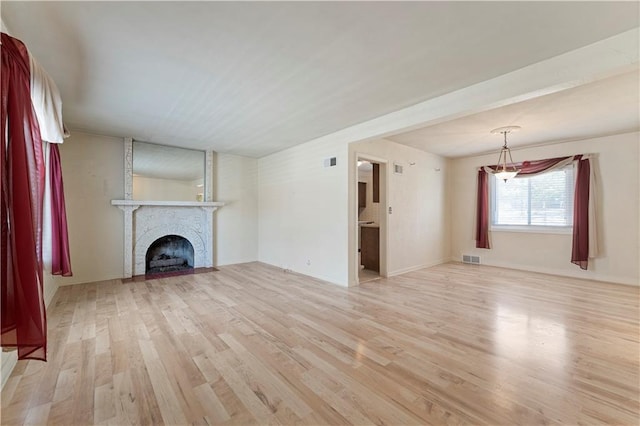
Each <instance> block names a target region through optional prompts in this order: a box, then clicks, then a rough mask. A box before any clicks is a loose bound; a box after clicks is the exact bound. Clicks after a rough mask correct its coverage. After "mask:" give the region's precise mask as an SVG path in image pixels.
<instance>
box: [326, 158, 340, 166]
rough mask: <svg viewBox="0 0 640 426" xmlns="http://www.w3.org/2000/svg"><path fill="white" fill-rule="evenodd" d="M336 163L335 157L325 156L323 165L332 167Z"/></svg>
mask: <svg viewBox="0 0 640 426" xmlns="http://www.w3.org/2000/svg"><path fill="white" fill-rule="evenodd" d="M337 165H338V159H337V158H336V157H331V158H325V159H324V166H325V167H333V166H337Z"/></svg>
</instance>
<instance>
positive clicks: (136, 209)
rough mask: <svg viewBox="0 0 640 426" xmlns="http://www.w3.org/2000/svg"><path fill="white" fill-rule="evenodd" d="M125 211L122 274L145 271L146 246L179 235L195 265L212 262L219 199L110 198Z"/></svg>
mask: <svg viewBox="0 0 640 426" xmlns="http://www.w3.org/2000/svg"><path fill="white" fill-rule="evenodd" d="M111 204H112V205H114V206H117V207H118V208H120V210H122V211H123V213H124V262H123V267H124V268H123V269H124V270H123V278H131V277H132V276H134V275H143V274H145V262H146V259H145V256H146V252H147V249H148V248H149V246H150V245H151V244H153V243H154V241H156V240H157V239H159V238H161V237H164V236H166V235H178V236H180V237H183V238H185V239H187V240H188V241H189V242H190V243H191V245H192V246H193V249H194V265H193V266H194V267H195V268H210V267H212V266H213V212H215V211H216V210H217V209H218V208H220V207H222V206H224V203H222V202H219V201H142V200H111Z"/></svg>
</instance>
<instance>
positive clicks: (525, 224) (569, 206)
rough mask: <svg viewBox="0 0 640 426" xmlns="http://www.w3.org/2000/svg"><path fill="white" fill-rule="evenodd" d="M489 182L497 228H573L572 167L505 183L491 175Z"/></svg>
mask: <svg viewBox="0 0 640 426" xmlns="http://www.w3.org/2000/svg"><path fill="white" fill-rule="evenodd" d="M490 181H491V225H492V227H493V228H494V229H500V228H507V229H518V228H520V229H523V228H527V229H529V230H534V229H536V228H544V229H547V230H552V229H557V230H560V229H561V228H570V227H571V226H572V225H573V187H574V178H573V165H569V166H566V167H563V168H562V169H559V170H553V171H550V172H547V173H543V174H541V175H538V176H535V177H522V178H515V179H510V180H509V181H508V182H506V183H505V182H504V181H503V180H500V179H496V177H495V176H493V175H491V180H490Z"/></svg>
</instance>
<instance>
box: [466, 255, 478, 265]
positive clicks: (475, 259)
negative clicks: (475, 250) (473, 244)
mask: <svg viewBox="0 0 640 426" xmlns="http://www.w3.org/2000/svg"><path fill="white" fill-rule="evenodd" d="M462 263H472V264H474V265H479V264H480V256H472V255H470V254H463V255H462Z"/></svg>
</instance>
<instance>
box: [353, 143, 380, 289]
mask: <svg viewBox="0 0 640 426" xmlns="http://www.w3.org/2000/svg"><path fill="white" fill-rule="evenodd" d="M386 176H387V163H386V161H385V160H380V159H376V158H373V157H370V156H368V155H365V154H358V155H356V173H355V181H356V185H357V190H356V192H355V198H356V200H355V203H356V218H355V224H356V226H355V229H356V232H357V237H356V239H355V241H356V242H357V243H356V249H357V258H356V262H355V265H356V267H355V275H356V277H354V278H355V282H356V283H357V284H361V283H364V282H367V281H373V280H376V279H379V278H380V277H384V276H386V272H387V261H386V243H387V232H386V230H387V215H386V211H387V196H386V195H387V185H386Z"/></svg>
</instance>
